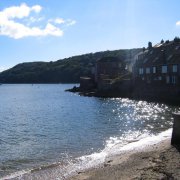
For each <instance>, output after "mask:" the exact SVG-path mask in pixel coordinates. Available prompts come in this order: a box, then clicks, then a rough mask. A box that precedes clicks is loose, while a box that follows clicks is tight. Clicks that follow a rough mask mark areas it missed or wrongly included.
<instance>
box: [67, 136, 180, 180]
mask: <svg viewBox="0 0 180 180" xmlns="http://www.w3.org/2000/svg"><path fill="white" fill-rule="evenodd" d="M126 148H127V149H128V147H126ZM126 148H125V149H124V153H123V152H122V153H121V154H115V155H112V156H110V157H107V158H106V160H105V162H104V163H103V164H102V165H101V166H100V167H98V168H91V169H89V170H85V171H79V172H77V175H75V176H72V177H70V178H69V179H68V180H120V179H122V180H123V179H180V153H179V152H178V151H177V150H176V149H175V148H174V147H173V146H171V138H170V137H169V136H168V137H166V138H164V139H162V140H161V141H159V142H157V143H156V142H154V143H150V144H149V145H147V146H146V147H144V148H139V149H137V148H130V149H129V150H127V149H126Z"/></svg>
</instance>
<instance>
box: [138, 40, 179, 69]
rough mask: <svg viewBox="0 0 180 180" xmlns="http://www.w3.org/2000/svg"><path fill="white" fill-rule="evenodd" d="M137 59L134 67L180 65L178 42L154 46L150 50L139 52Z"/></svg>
mask: <svg viewBox="0 0 180 180" xmlns="http://www.w3.org/2000/svg"><path fill="white" fill-rule="evenodd" d="M138 57H139V58H138V60H137V61H136V66H156V65H162V64H180V42H178V43H177V42H176V43H174V41H170V42H169V43H163V44H161V45H155V46H154V47H153V48H152V49H150V50H148V51H147V50H146V51H145V52H141V53H140V54H139V56H138Z"/></svg>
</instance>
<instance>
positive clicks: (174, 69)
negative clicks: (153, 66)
mask: <svg viewBox="0 0 180 180" xmlns="http://www.w3.org/2000/svg"><path fill="white" fill-rule="evenodd" d="M177 71H178V66H177V65H173V66H172V72H174V73H176V72H177Z"/></svg>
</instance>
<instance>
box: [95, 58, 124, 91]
mask: <svg viewBox="0 0 180 180" xmlns="http://www.w3.org/2000/svg"><path fill="white" fill-rule="evenodd" d="M125 72H126V70H125V63H124V61H123V60H121V59H119V58H117V57H104V58H102V59H100V60H99V61H97V62H96V66H95V83H96V84H97V86H98V89H106V90H107V89H111V88H112V87H111V85H112V80H114V79H116V78H118V77H119V76H121V75H122V74H124V73H125Z"/></svg>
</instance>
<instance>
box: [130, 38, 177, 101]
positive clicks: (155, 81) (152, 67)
mask: <svg viewBox="0 0 180 180" xmlns="http://www.w3.org/2000/svg"><path fill="white" fill-rule="evenodd" d="M133 80H134V87H135V95H136V96H139V97H149V98H154V99H157V98H160V99H164V100H166V99H169V100H173V99H176V97H177V96H178V98H179V100H180V42H175V41H170V42H168V43H159V44H157V45H155V46H154V47H152V48H151V49H147V50H145V51H143V52H141V53H140V54H139V55H138V58H137V60H136V63H135V65H134V67H133ZM179 100H178V101H179Z"/></svg>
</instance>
